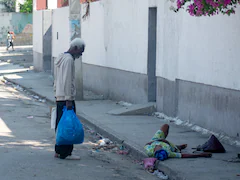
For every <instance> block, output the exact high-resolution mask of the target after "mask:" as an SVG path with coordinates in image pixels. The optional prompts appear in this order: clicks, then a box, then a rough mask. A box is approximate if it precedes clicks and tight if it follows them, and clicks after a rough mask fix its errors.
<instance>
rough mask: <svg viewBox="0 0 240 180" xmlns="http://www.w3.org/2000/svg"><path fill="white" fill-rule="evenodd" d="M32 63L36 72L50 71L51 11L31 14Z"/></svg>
mask: <svg viewBox="0 0 240 180" xmlns="http://www.w3.org/2000/svg"><path fill="white" fill-rule="evenodd" d="M33 20H34V24H33V32H34V33H33V34H34V36H33V63H34V69H35V70H36V71H51V59H52V11H51V10H40V11H34V12H33Z"/></svg>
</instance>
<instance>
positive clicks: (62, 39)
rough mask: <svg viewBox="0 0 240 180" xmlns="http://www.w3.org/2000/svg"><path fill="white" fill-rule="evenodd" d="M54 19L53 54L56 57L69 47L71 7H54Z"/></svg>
mask: <svg viewBox="0 0 240 180" xmlns="http://www.w3.org/2000/svg"><path fill="white" fill-rule="evenodd" d="M52 19H53V20H52V56H53V57H55V58H56V57H58V55H59V54H60V53H63V52H65V51H67V50H68V48H69V43H70V25H69V7H64V8H59V9H54V10H53V14H52Z"/></svg>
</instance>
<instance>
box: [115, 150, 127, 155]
mask: <svg viewBox="0 0 240 180" xmlns="http://www.w3.org/2000/svg"><path fill="white" fill-rule="evenodd" d="M117 153H118V154H121V155H128V154H129V151H127V150H119V151H117Z"/></svg>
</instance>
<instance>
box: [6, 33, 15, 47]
mask: <svg viewBox="0 0 240 180" xmlns="http://www.w3.org/2000/svg"><path fill="white" fill-rule="evenodd" d="M14 38H15V37H14V34H13V33H12V32H9V31H8V35H7V42H8V44H7V51H8V49H9V48H10V47H11V46H12V50H13V51H14V45H13V40H14Z"/></svg>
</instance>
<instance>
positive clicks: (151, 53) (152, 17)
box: [147, 7, 157, 102]
mask: <svg viewBox="0 0 240 180" xmlns="http://www.w3.org/2000/svg"><path fill="white" fill-rule="evenodd" d="M156 57H157V8H156V7H153V8H149V13H148V63H147V73H148V102H156V96H157V95H156V94H157V77H156Z"/></svg>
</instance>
